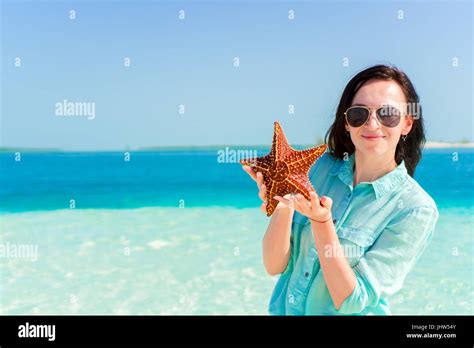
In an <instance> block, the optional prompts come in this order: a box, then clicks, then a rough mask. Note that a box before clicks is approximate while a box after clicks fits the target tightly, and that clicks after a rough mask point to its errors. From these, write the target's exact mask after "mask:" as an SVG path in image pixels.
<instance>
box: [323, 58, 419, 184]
mask: <svg viewBox="0 0 474 348" xmlns="http://www.w3.org/2000/svg"><path fill="white" fill-rule="evenodd" d="M373 79H375V80H386V81H395V82H397V83H398V85H399V86H400V88H401V89H402V91H403V94H404V95H405V98H406V101H407V103H408V104H409V105H416V106H417V109H416V110H417V112H416V115H414V117H413V126H412V128H411V130H410V133H408V134H407V137H406V140H405V141H403V140H402V139H401V137H400V140H399V141H398V144H397V147H396V150H395V161H396V162H397V165H398V164H400V163H401V161H402V160H405V166H406V168H407V172H408V174H409V175H410V176H411V177H413V175H414V174H415V168H416V166H417V165H418V162H419V161H420V159H421V156H422V151H423V146H424V144H425V142H426V139H425V131H424V126H423V117H422V112H421V106H420V104H419V97H418V94H417V93H416V91H415V87H414V86H413V84H412V83H411V81H410V79H409V78H408V76H407V75H406V74H405V73H404V72H403V71H401V70H400V69H398V68H396V67H394V66H386V65H375V66H372V67H370V68H368V69H365V70H363V71H361V72H359V73H358V74H357V75H355V76H354V77H353V78H352V79H351V80H350V81H349V83H348V84H347V86H346V88H345V89H344V92H343V93H342V96H341V100H340V101H339V105H338V107H337V111H336V117H335V120H334V123H333V124H332V125H331V127H330V128H329V130H328V131H327V133H326V135H325V143H326V144H327V145H328V148H329V153H330V155H332V156H334V157H336V158H340V159H343V158H344V155H346V157H347V155H351V154H352V153H353V152H354V151H355V147H354V144H353V143H352V140H351V138H350V137H349V136H347V134H346V128H345V122H346V121H345V116H344V112H345V111H346V110H347V108H349V107H350V106H351V103H352V100H353V99H354V96H355V94H356V93H357V91H358V90H359V89H360V88H361V87H362V85H363V84H364V83H366V82H367V81H369V80H373ZM415 116H416V117H415Z"/></svg>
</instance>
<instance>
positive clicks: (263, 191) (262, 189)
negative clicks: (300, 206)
mask: <svg viewBox="0 0 474 348" xmlns="http://www.w3.org/2000/svg"><path fill="white" fill-rule="evenodd" d="M242 168H243V170H245V171H246V172H247V174H248V175H250V177H251V178H252V180H254V181H255V182H256V183H257V187H258V197H260V199H261V200H262V201H263V203H262V205H261V206H260V210H261V211H262V212H264V213H266V211H267V196H266V195H267V188H266V186H265V183H264V182H263V175H262V173H260V172H257V173H255V172H254V171H253V170H252V168H250V167H249V166H242ZM290 196H291V195H290V194H288V195H285V197H284V198H286V199H289V197H290ZM276 197H279V196H276ZM292 205H293V201H290V203H289V204H285V203H283V202H282V201H280V202H279V203H278V205H277V207H276V209H282V208H283V209H289V210H293V209H294V208H293V206H292Z"/></svg>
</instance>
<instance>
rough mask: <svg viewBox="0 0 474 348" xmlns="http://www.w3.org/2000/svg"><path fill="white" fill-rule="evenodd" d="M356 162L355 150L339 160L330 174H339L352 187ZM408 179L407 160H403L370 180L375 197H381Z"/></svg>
mask: <svg viewBox="0 0 474 348" xmlns="http://www.w3.org/2000/svg"><path fill="white" fill-rule="evenodd" d="M354 162H355V152H353V153H352V154H351V155H350V156H349V158H348V159H347V160H339V161H338V162H336V164H335V165H334V166H333V167H332V168H331V171H330V172H329V174H330V175H337V176H338V177H339V179H341V180H342V182H344V183H345V184H346V185H348V186H350V187H351V188H352V184H353V182H354ZM406 179H407V169H406V167H405V161H404V160H402V162H401V163H400V164H399V165H398V166H397V167H396V168H395V169H394V170H392V171H391V172H390V173H387V174H385V175H384V176H382V177H380V178H378V179H377V180H375V181H372V182H369V184H370V185H371V186H372V187H373V189H374V192H375V198H376V199H379V198H380V197H383V196H384V195H386V194H387V193H390V192H392V191H393V189H394V188H395V187H397V185H400V184H401V183H402V182H404V181H405V180H406Z"/></svg>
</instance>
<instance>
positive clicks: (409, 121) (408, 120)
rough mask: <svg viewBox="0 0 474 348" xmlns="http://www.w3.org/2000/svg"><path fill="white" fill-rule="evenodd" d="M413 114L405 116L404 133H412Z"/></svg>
mask: <svg viewBox="0 0 474 348" xmlns="http://www.w3.org/2000/svg"><path fill="white" fill-rule="evenodd" d="M413 122H414V121H413V116H412V115H407V116H406V117H405V126H404V127H403V129H402V135H408V133H410V131H411V128H412V127H413Z"/></svg>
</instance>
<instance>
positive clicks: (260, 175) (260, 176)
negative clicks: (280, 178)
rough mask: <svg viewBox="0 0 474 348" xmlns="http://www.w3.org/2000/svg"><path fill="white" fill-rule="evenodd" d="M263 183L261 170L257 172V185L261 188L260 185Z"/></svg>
mask: <svg viewBox="0 0 474 348" xmlns="http://www.w3.org/2000/svg"><path fill="white" fill-rule="evenodd" d="M262 184H263V175H262V173H260V172H257V186H258V188H259V189H260V187H261V186H262Z"/></svg>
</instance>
